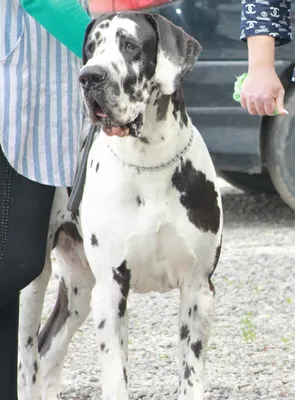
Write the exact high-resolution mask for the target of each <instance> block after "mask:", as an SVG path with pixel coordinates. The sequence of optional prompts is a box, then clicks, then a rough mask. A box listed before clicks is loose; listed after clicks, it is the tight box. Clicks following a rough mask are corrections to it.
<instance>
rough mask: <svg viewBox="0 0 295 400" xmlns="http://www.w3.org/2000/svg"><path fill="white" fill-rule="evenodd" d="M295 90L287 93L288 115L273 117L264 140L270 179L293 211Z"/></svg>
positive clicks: (294, 184)
mask: <svg viewBox="0 0 295 400" xmlns="http://www.w3.org/2000/svg"><path fill="white" fill-rule="evenodd" d="M294 107H295V92H293V93H289V96H288V98H287V99H286V108H287V110H289V115H287V116H278V117H274V118H273V121H271V124H270V129H269V130H268V136H267V141H266V163H267V167H268V170H269V174H270V177H271V180H272V182H273V184H274V186H275V188H276V190H277V192H278V193H279V195H280V196H281V198H282V199H283V200H284V202H285V203H287V204H288V205H289V207H291V208H292V209H293V210H294V211H295V110H294Z"/></svg>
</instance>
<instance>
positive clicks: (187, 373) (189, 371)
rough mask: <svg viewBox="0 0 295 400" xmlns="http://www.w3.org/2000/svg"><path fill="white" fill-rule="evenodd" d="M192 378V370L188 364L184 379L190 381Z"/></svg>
mask: <svg viewBox="0 0 295 400" xmlns="http://www.w3.org/2000/svg"><path fill="white" fill-rule="evenodd" d="M190 376H191V370H190V367H189V366H188V364H186V366H185V369H184V379H188V378H189V377H190Z"/></svg>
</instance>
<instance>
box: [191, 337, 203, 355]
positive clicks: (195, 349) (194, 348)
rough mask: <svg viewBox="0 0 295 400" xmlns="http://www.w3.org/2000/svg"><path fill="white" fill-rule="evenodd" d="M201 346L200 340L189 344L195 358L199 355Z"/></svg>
mask: <svg viewBox="0 0 295 400" xmlns="http://www.w3.org/2000/svg"><path fill="white" fill-rule="evenodd" d="M202 348H203V345H202V340H197V341H196V342H194V343H192V344H191V349H192V351H193V352H194V354H195V356H196V358H199V357H200V354H201V351H202Z"/></svg>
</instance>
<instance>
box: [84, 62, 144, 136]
mask: <svg viewBox="0 0 295 400" xmlns="http://www.w3.org/2000/svg"><path fill="white" fill-rule="evenodd" d="M79 81H80V84H81V87H82V89H83V91H84V95H85V99H86V103H87V107H88V109H89V111H90V114H91V115H90V117H91V119H92V122H93V123H94V124H101V125H102V130H103V131H104V132H105V133H106V134H107V135H108V136H120V137H125V136H129V135H131V136H134V137H140V129H141V126H142V122H143V117H142V115H138V116H137V117H136V118H135V119H134V120H133V121H131V122H129V123H127V124H124V125H121V124H120V123H118V121H114V120H113V119H112V118H111V116H109V115H108V113H107V111H106V110H104V108H106V107H104V104H103V100H102V93H103V92H104V91H106V90H108V86H109V85H108V82H109V79H108V72H107V71H106V70H105V69H104V68H102V67H98V66H95V67H94V66H93V67H86V68H83V70H82V72H81V74H80V77H79Z"/></svg>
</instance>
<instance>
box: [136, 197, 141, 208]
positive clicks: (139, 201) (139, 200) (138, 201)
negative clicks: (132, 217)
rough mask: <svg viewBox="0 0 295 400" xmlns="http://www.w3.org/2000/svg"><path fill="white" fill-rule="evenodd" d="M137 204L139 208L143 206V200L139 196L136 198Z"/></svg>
mask: <svg viewBox="0 0 295 400" xmlns="http://www.w3.org/2000/svg"><path fill="white" fill-rule="evenodd" d="M136 202H137V205H138V206H140V205H141V204H142V201H141V198H140V197H139V196H137V197H136Z"/></svg>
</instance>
